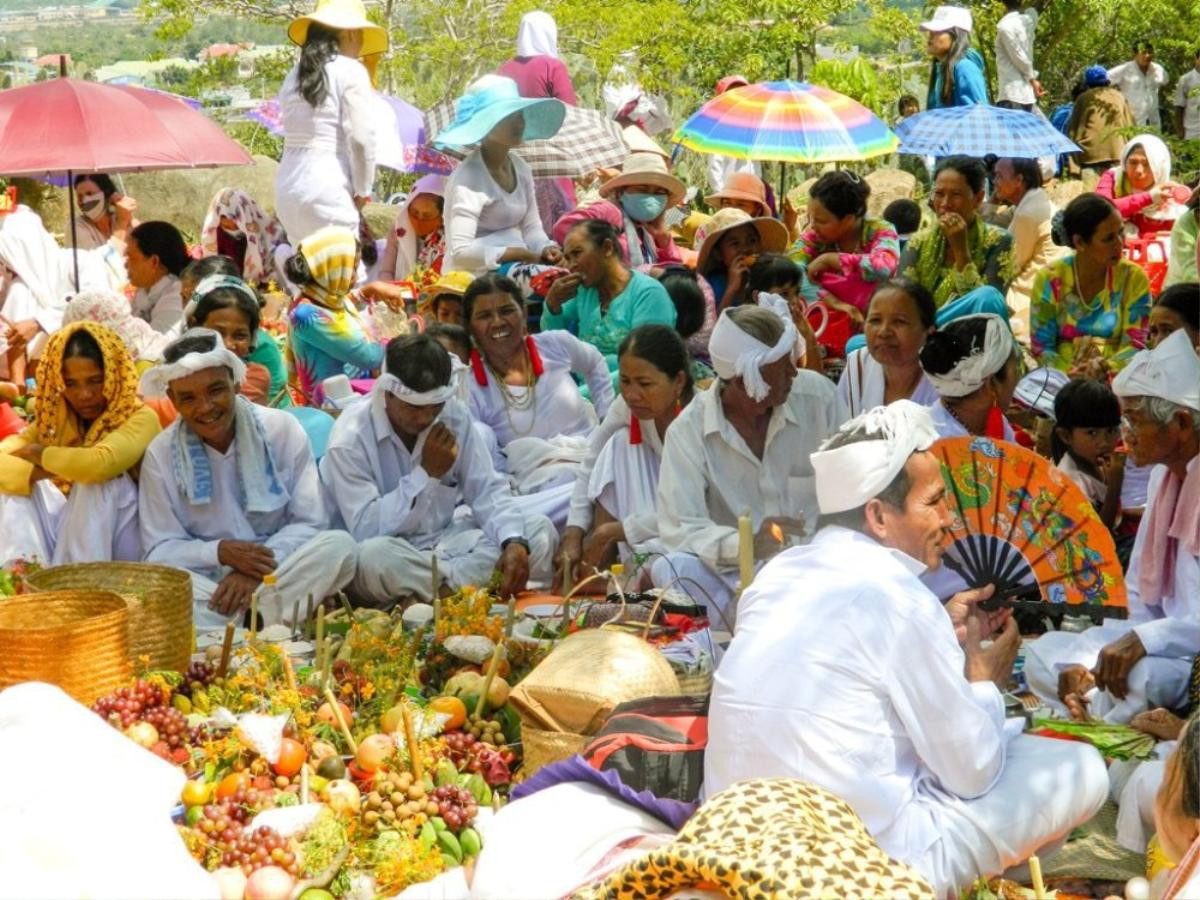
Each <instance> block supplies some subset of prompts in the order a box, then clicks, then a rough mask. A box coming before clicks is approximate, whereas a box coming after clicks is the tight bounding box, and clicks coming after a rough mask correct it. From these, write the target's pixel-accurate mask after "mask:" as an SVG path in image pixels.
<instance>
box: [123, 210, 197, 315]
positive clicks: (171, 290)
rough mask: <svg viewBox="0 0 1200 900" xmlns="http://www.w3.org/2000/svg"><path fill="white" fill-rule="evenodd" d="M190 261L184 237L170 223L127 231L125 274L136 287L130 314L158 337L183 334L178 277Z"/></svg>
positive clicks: (151, 224)
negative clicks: (155, 332) (159, 335)
mask: <svg viewBox="0 0 1200 900" xmlns="http://www.w3.org/2000/svg"><path fill="white" fill-rule="evenodd" d="M190 262H191V258H190V257H189V256H188V252H187V244H185V243H184V242H183V235H181V234H180V233H179V229H177V228H176V227H175V226H174V225H172V224H170V223H169V222H143V223H142V224H141V225H139V226H138V227H137V228H135V229H133V231H131V232H129V240H128V241H127V242H126V244H125V271H126V272H128V273H129V283H130V284H131V285H133V286H134V287H135V288H137V293H136V294H135V295H134V297H133V304H132V305H133V314H134V315H135V316H137V317H138V318H139V319H143V320H145V321H147V322H149V323H150V327H151V328H153V329H154V330H155V331H157V332H159V333H160V334H168V335H172V336H177V335H178V334H179V333H180V332H182V331H183V295H182V293H181V291H180V287H179V276H180V275H181V274H183V270H184V269H185V268H186V267H187V265H188V263H190Z"/></svg>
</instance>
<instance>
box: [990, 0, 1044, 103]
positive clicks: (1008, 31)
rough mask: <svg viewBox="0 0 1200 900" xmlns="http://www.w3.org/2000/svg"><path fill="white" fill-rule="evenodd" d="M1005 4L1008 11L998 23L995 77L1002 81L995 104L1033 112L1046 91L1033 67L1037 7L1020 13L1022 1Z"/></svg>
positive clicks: (1017, 0)
mask: <svg viewBox="0 0 1200 900" xmlns="http://www.w3.org/2000/svg"><path fill="white" fill-rule="evenodd" d="M1004 7H1005V9H1007V10H1008V12H1007V13H1005V14H1004V17H1003V18H1002V19H1001V20H1000V21H999V22H998V23H996V80H997V81H998V82H999V90H998V91H997V99H996V105H997V106H1003V107H1005V108H1007V109H1023V110H1025V112H1033V107H1034V104H1036V103H1037V100H1038V98H1039V97H1041V96H1042V94H1043V93H1045V92H1044V91H1043V90H1042V83H1041V82H1040V81H1038V72H1037V69H1035V68H1034V66H1033V33H1034V31H1035V30H1036V29H1037V21H1038V14H1037V10H1036V9H1030V10H1026V11H1025V12H1021V0H1004Z"/></svg>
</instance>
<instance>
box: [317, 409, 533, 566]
mask: <svg viewBox="0 0 1200 900" xmlns="http://www.w3.org/2000/svg"><path fill="white" fill-rule="evenodd" d="M436 421H438V422H441V423H442V424H444V425H445V426H446V427H447V428H449V429H450V430H451V431H452V432H453V433H454V438H455V440H456V441H457V442H458V457H457V458H456V459H455V461H454V465H452V466H451V467H450V469H449V471H447V472H446V474H444V475H443V476H442V477H441V478H433V477H432V476H430V475H429V473H428V472H426V471H425V467H424V465H423V464H422V460H423V453H424V448H425V439H426V437H427V436H428V434H429V430H428V429H426V430H425V431H423V432H422V433H421V434H420V435H418V437H417V441H416V443H415V444H414V445H413V449H412V451H409V449H408V448H407V447H406V446H404V442H403V441H401V440H400V438H399V437H398V436H397V434H396V431H395V429H394V428H392V425H391V422H389V421H388V417H387V412H386V410H385V407H384V395H383V394H380V393H378V392H374V393H372V394H371V396H369V397H367V398H366V399H364V400H362V401H360V402H358V403H355V404H353V405H352V406H351V407H350V408H349V409H347V410H346V411H344V412H343V413H342V415H341V416H340V417H339V418H338V421H337V424H336V425H334V427H333V433H332V434H331V435H330V437H329V446H328V447H327V448H326V450H325V456H324V457H323V458H322V460H321V467H320V468H321V481H322V483H323V485H324V488H325V492H326V496H327V498H328V499H329V502H330V504H331V505H332V506H336V508H337V510H338V511H339V513H340V514H341V518H342V521H343V522H344V523H345V526H346V530H347V531H349V532H350V534H351V535H353V536H354V538H355V539H356V540H359V541H365V540H369V539H370V538H375V537H402V538H404V539H405V540H407V541H409V543H411V544H412V545H413V546H415V547H417V548H419V549H429V548H431V547H433V546H434V545H435V544H436V543H437V541H438V538H439V537H440V536H441V534H442V532H444V531H445V530H446V529H447V528H448V527H449V526H450V523H451V521H452V520H453V518H454V510H455V509H456V508H457V507H458V506H459V505H460V504H464V503H465V504H467V505H468V506H470V507H471V512H472V514H473V516H474V519H475V522H476V523H477V525H478V527H479V528H481V529H482V530H483V532H484V534H486V535H487V537H488V539H489V540H491V541H492V542H494V543H495V544H497V545H500V544H503V543H504V541H505V540H507V539H508V538H510V537H521V536H522V535H523V534H524V531H523V519H522V516H521V514H520V512H519V511H518V510H517V509H516V508H515V507H514V506H513V504H512V493H511V491H510V490H509V487H508V481H507V480H506V479H505V478H504V477H503V476H502V475H500V474H498V473H497V472H496V469H495V467H494V466H493V465H492V458H491V455H490V454H489V452H488V449H487V447H486V446H485V445H484V443H483V441H482V440H481V439H480V437H479V434H478V432H477V431H476V430H475V429H474V428H473V427H472V426H471V415H470V413H469V412H467V409H466V407H465V406H463V404H462V403H461V402H460V401H458V400H451V401H449V402H448V403H447V404H446V405H445V407H443V409H442V412H441V414H440V415H439V416H438V417H437V420H436ZM430 427H431V428H432V427H433V426H432V425H431V426H430Z"/></svg>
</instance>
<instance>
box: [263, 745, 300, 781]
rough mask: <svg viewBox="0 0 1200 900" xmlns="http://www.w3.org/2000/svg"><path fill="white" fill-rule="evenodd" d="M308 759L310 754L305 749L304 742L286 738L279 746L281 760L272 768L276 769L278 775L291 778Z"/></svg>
mask: <svg viewBox="0 0 1200 900" xmlns="http://www.w3.org/2000/svg"><path fill="white" fill-rule="evenodd" d="M306 759H308V754H307V753H306V752H305V751H304V745H303V744H302V743H300V742H299V741H294V740H292V739H291V738H284V739H283V743H282V744H280V746H279V761H278V762H276V763H275V765H273V766H272V767H271V768H272V769H274V770H275V774H276V775H284V776H286V777H288V778H291V777H292V776H293V775H295V774H296V773H297V772H299V771H300V768H301V767H302V766H303V765H304V761H305V760H306Z"/></svg>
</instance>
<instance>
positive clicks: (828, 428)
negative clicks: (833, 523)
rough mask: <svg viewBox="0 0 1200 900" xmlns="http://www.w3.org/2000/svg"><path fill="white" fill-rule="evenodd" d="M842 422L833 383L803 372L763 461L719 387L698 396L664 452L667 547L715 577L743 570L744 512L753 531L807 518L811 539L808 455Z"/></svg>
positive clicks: (662, 508)
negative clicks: (768, 523)
mask: <svg viewBox="0 0 1200 900" xmlns="http://www.w3.org/2000/svg"><path fill="white" fill-rule="evenodd" d="M836 423H837V399H836V397H835V394H834V387H833V383H832V382H831V381H830V380H829V379H828V378H825V377H824V376H823V375H818V374H817V373H816V372H810V371H808V370H806V369H802V370H801V371H799V372H797V373H796V380H795V381H794V382H793V383H792V391H791V393H790V394H789V395H788V398H787V400H785V401H784V402H783V403H782V404H781V405H779V406H777V407H775V409H774V410H773V411H772V413H771V420H770V423H769V424H768V426H767V440H766V445H765V448H764V450H763V457H762V459H761V460H759V459H758V457H756V456H755V455H754V454H753V453H752V452H751V450H750V448H749V447H748V446H747V445H746V441H745V440H744V439H743V438H742V436H741V435H740V434H738V432H737V429H736V428H734V427H733V425H732V423H730V421H729V420H728V419H727V418H725V413H724V411H723V409H722V407H721V391H720V382H714V383H713V384H712V385H711V386H710V387H709V388H708V389H707V390H704V391H701V392H700V393H698V394H697V395H696V397H695V398H694V399H693V400H692V402H691V403H689V404H688V405H687V408H686V409H684V411H683V412H682V413H680V414H679V417H678V418H677V419H676V420H675V421H674V422H672V423H671V427H670V428H668V429H667V439H666V442H665V444H664V446H663V458H662V459H663V461H662V468H661V470H660V472H659V481H658V502H657V507H658V518H659V537H660V539H661V540H662V543H663V545H664V546H665V547H666V548H667V549H668V550H669V551H682V552H685V553H692V554H694V555H696V556H698V557H699V558H700V559H701V560H703V561H704V562H705V563H706V564H707V565H708V566H709V567H710V568H711V569H714V570H717V569H722V568H730V567H733V566H736V565H737V562H738V532H737V520H738V516H740V515H741V514H742V513H743V512H744V511H746V510H750V516H751V519H752V521H753V525H754V529H755V532H757V530H758V527H759V525H761V524H762V520H763V519H764V518H767V517H769V516H787V517H792V518H797V517H800V516H803V517H804V521H805V524H806V528H807V530H808V532H809V533H810V534H811V533H812V530H813V528H814V527H815V524H816V521H817V514H818V511H817V492H816V483H815V479H814V475H813V468H812V463H811V462H809V455H810V454H811V453H812V452H813V451H814V450H816V449H817V448H818V447H819V446H820V445H821V442H822V441H823V440H825V438H827V437H829V435H831V434H832V433H833V432H834V430H835V429H836V427H837V424H836ZM739 615H740V614H739ZM739 627H740V626H739Z"/></svg>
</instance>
